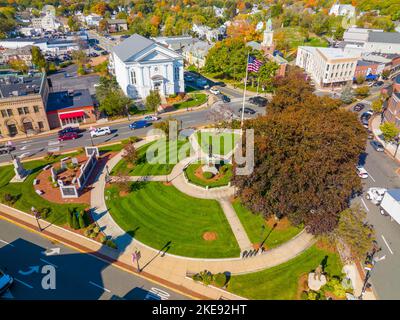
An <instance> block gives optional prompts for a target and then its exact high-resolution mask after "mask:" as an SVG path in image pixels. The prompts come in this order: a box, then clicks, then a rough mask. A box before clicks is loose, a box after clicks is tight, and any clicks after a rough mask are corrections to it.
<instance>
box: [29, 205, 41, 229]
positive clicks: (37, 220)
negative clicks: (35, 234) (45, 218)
mask: <svg viewBox="0 0 400 320" xmlns="http://www.w3.org/2000/svg"><path fill="white" fill-rule="evenodd" d="M31 211H32V213H33V215H34V217H35V219H36V223H37V225H38V229H39V232H42V228H41V226H40V223H39V219H40V214H39V212H38V211H37V210H36V209H35V207H32V208H31Z"/></svg>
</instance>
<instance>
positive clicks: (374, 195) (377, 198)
mask: <svg viewBox="0 0 400 320" xmlns="http://www.w3.org/2000/svg"><path fill="white" fill-rule="evenodd" d="M386 191H387V190H386V189H385V188H376V187H372V188H369V189H368V190H367V192H366V193H365V199H367V200H370V201H371V202H372V203H373V204H376V205H378V204H380V203H381V201H382V199H383V196H384V195H385V192H386Z"/></svg>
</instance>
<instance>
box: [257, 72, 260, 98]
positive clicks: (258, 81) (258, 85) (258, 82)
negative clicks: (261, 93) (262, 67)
mask: <svg viewBox="0 0 400 320" xmlns="http://www.w3.org/2000/svg"><path fill="white" fill-rule="evenodd" d="M259 87H260V76H258V80H257V95H258V88H259Z"/></svg>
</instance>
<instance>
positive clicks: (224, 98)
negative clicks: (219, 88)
mask: <svg viewBox="0 0 400 320" xmlns="http://www.w3.org/2000/svg"><path fill="white" fill-rule="evenodd" d="M222 101H223V102H225V103H228V102H231V98H229V97H228V96H227V95H224V94H223V95H222Z"/></svg>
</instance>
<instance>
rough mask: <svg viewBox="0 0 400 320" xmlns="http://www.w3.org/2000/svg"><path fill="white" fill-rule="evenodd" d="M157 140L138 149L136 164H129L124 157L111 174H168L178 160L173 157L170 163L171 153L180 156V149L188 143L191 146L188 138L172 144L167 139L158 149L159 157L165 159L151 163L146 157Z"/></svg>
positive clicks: (187, 153)
mask: <svg viewBox="0 0 400 320" xmlns="http://www.w3.org/2000/svg"><path fill="white" fill-rule="evenodd" d="M156 143H157V141H153V142H150V143H148V144H145V145H144V146H142V147H140V148H139V149H138V150H137V153H138V160H137V161H136V164H135V165H131V166H130V165H128V163H127V162H126V161H125V160H124V159H122V160H121V161H119V162H118V163H117V165H116V166H115V167H114V169H113V170H112V172H111V174H112V175H118V174H122V175H129V176H159V175H167V174H170V173H171V171H172V169H173V167H174V166H175V165H176V163H177V162H176V161H173V160H172V159H171V162H172V163H169V162H170V161H169V159H170V153H171V154H172V155H176V156H177V157H178V155H179V150H181V148H182V147H183V146H184V145H185V144H186V143H187V145H188V146H189V145H190V144H189V143H188V140H186V139H185V140H178V141H177V144H175V143H172V144H170V143H169V141H168V140H167V142H166V143H162V144H160V148H159V150H158V153H157V154H156V156H157V158H159V159H165V160H166V161H165V163H163V162H164V161H160V163H149V162H148V161H147V159H146V152H147V150H148V149H149V148H150V147H152V146H155V144H156ZM185 154H186V156H188V155H189V151H188V152H186V153H185Z"/></svg>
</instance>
